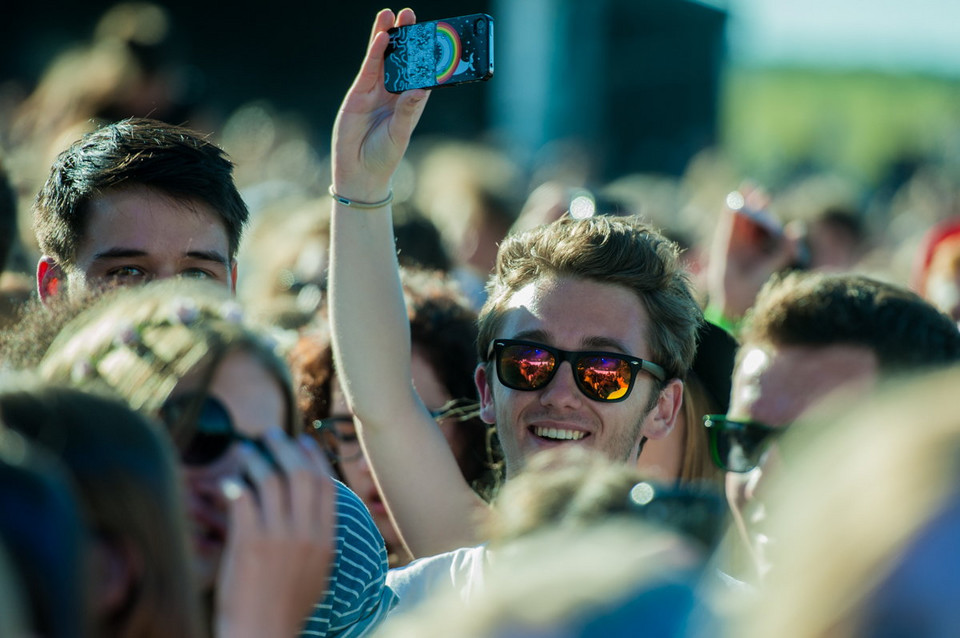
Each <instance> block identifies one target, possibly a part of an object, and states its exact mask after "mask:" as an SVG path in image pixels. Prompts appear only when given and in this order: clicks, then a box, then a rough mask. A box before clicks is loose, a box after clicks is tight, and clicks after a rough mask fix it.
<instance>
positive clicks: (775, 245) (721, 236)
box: [707, 186, 800, 319]
mask: <svg viewBox="0 0 960 638" xmlns="http://www.w3.org/2000/svg"><path fill="white" fill-rule="evenodd" d="M769 203H770V198H769V196H768V195H767V194H766V193H765V192H764V191H763V190H762V189H759V188H755V187H751V186H742V187H741V188H740V189H739V190H737V191H734V192H733V193H731V194H730V196H728V198H727V205H726V206H725V207H724V209H723V211H722V212H721V217H720V219H719V221H718V223H717V228H716V230H715V232H714V237H713V243H712V245H711V248H710V259H709V264H708V269H707V277H708V285H709V294H710V303H711V305H715V306H717V307H718V308H720V309H721V310H722V311H723V316H724V317H727V318H729V319H740V318H741V317H743V315H745V314H746V312H747V310H749V309H750V307H751V306H753V303H754V301H755V300H756V298H757V293H759V292H760V289H761V288H762V287H763V284H764V283H766V281H767V280H768V279H769V278H770V277H771V275H773V274H774V273H776V272H779V271H781V270H783V269H784V268H787V267H788V266H790V265H791V264H792V263H794V262H795V261H796V260H797V257H798V254H799V252H800V247H799V239H798V238H795V237H791V236H789V235H788V234H787V233H785V232H784V228H783V227H782V226H781V225H780V222H778V221H777V220H776V219H774V218H773V217H772V216H771V215H770V213H769V212H768V211H767V207H768V205H769Z"/></svg>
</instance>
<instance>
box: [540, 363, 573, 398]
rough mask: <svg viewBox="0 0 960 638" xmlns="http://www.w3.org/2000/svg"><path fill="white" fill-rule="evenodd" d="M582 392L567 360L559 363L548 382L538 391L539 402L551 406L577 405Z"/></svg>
mask: <svg viewBox="0 0 960 638" xmlns="http://www.w3.org/2000/svg"><path fill="white" fill-rule="evenodd" d="M582 401H583V393H582V392H580V388H579V387H577V382H576V380H575V379H574V378H573V366H571V365H570V362H569V361H563V362H562V363H560V367H559V368H557V372H556V374H554V375H553V378H552V379H550V383H548V384H547V385H546V387H544V388H543V389H542V390H541V391H540V403H541V404H542V405H545V406H547V405H549V406H553V407H578V406H579V405H580V403H581V402H582Z"/></svg>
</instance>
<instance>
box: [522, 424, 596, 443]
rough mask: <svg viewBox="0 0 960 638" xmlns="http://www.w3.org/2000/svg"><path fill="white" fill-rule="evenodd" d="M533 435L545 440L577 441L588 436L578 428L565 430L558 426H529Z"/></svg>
mask: <svg viewBox="0 0 960 638" xmlns="http://www.w3.org/2000/svg"><path fill="white" fill-rule="evenodd" d="M530 431H531V432H532V433H533V435H534V436H536V437H538V438H541V439H546V440H547V441H579V440H581V439H584V438H586V437H588V436H589V434H587V433H586V432H581V431H580V430H565V429H560V428H544V427H538V426H534V427H532V428H530Z"/></svg>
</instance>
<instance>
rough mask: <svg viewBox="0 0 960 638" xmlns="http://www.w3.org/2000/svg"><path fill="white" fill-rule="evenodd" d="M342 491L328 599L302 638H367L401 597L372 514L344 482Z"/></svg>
mask: <svg viewBox="0 0 960 638" xmlns="http://www.w3.org/2000/svg"><path fill="white" fill-rule="evenodd" d="M334 483H335V484H336V487H337V526H336V534H337V546H336V551H335V554H334V557H333V565H332V568H331V571H330V584H329V586H328V589H327V594H326V596H325V597H324V598H323V600H322V601H320V602H319V603H317V604H316V606H315V607H314V608H313V613H312V614H311V615H310V617H309V618H307V622H306V624H305V626H304V628H303V631H302V632H301V633H300V636H301V637H306V636H337V637H341V636H342V637H344V638H355V637H358V636H365V635H367V633H368V632H370V631H372V630H373V629H375V628H376V627H377V626H378V625H379V624H380V622H381V621H382V620H383V619H384V618H385V617H386V615H387V612H389V611H390V608H391V607H392V606H393V605H394V603H395V602H396V595H395V594H394V593H393V591H392V590H391V589H390V588H389V587H387V586H386V579H387V549H386V546H385V545H384V543H383V537H382V536H381V535H380V531H379V530H378V529H377V526H376V524H375V523H374V522H373V518H372V517H371V516H370V512H369V511H367V508H366V506H365V505H364V504H363V501H361V500H360V498H359V497H358V496H357V495H356V494H354V493H353V492H351V491H350V490H349V489H348V488H347V487H346V486H345V485H344V484H343V483H340V482H339V481H334Z"/></svg>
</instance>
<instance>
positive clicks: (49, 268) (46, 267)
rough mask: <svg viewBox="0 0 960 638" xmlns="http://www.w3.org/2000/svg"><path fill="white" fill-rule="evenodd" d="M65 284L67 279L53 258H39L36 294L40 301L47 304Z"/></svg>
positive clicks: (45, 256)
mask: <svg viewBox="0 0 960 638" xmlns="http://www.w3.org/2000/svg"><path fill="white" fill-rule="evenodd" d="M66 283H67V277H66V275H64V273H63V268H61V266H60V264H58V263H57V261H56V260H55V259H54V258H53V257H50V256H47V255H44V256H43V257H41V258H40V261H38V262H37V294H38V295H40V301H42V302H43V303H45V304H46V303H48V302H49V301H50V300H51V299H52V298H53V297H56V296H57V295H58V294H59V293H60V288H61V287H62V286H65V285H66Z"/></svg>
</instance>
